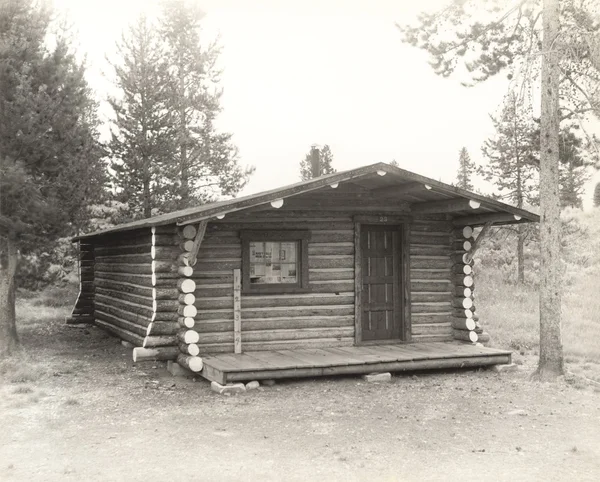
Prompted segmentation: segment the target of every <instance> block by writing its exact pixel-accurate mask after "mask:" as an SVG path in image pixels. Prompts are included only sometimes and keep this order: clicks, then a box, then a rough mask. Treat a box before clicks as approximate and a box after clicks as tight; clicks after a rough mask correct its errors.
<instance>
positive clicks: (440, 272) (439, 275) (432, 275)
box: [410, 267, 452, 281]
mask: <svg viewBox="0 0 600 482" xmlns="http://www.w3.org/2000/svg"><path fill="white" fill-rule="evenodd" d="M451 276H452V271H451V269H450V268H447V269H433V268H425V269H413V268H412V267H411V269H410V278H411V279H412V280H430V279H434V280H448V281H450V279H451Z"/></svg>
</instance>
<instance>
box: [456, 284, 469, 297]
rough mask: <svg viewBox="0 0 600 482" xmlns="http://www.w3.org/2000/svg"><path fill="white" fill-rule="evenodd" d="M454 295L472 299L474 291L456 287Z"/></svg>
mask: <svg viewBox="0 0 600 482" xmlns="http://www.w3.org/2000/svg"><path fill="white" fill-rule="evenodd" d="M454 295H455V296H459V297H464V298H471V297H472V296H473V290H472V289H471V288H466V287H464V286H455V287H454Z"/></svg>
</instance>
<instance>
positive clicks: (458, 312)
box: [452, 308, 473, 318]
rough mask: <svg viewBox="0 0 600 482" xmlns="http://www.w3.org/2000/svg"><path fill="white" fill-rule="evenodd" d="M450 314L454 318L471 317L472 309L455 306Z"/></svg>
mask: <svg viewBox="0 0 600 482" xmlns="http://www.w3.org/2000/svg"><path fill="white" fill-rule="evenodd" d="M452 316H454V317H455V318H473V310H472V309H469V308H466V309H462V308H456V309H454V310H453V312H452Z"/></svg>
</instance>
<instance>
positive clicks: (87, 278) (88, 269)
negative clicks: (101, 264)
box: [66, 242, 94, 324]
mask: <svg viewBox="0 0 600 482" xmlns="http://www.w3.org/2000/svg"><path fill="white" fill-rule="evenodd" d="M78 268H79V295H78V296H77V301H76V302H75V306H74V307H73V311H72V312H71V316H69V317H67V320H66V321H67V323H68V324H75V323H93V322H94V246H93V245H92V244H89V243H86V242H79V261H78Z"/></svg>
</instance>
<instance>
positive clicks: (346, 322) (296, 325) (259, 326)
mask: <svg viewBox="0 0 600 482" xmlns="http://www.w3.org/2000/svg"><path fill="white" fill-rule="evenodd" d="M353 326H354V316H325V317H281V318H255V319H253V320H242V333H244V332H246V331H261V330H286V329H295V330H296V329H305V328H335V327H338V328H341V327H353ZM194 329H195V330H196V331H198V333H200V334H201V338H202V334H203V333H219V332H233V321H220V322H210V323H202V322H200V323H197V324H196V326H195V328H194Z"/></svg>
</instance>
